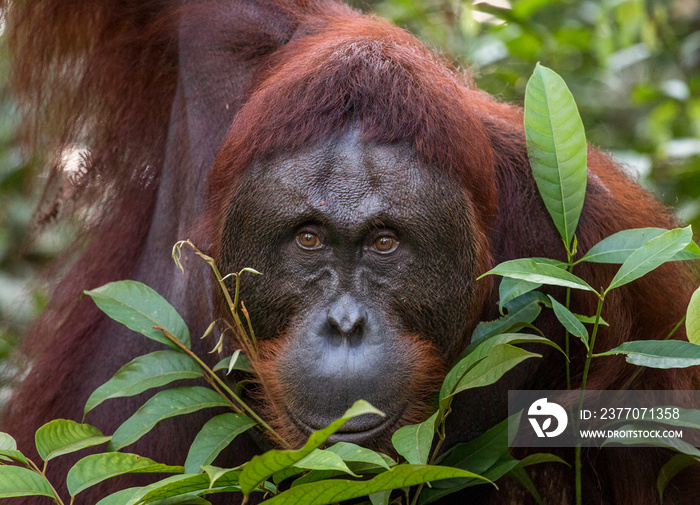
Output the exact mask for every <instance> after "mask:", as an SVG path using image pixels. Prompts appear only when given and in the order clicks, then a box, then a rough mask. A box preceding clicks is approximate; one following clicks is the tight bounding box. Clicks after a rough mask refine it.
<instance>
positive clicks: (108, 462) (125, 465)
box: [66, 452, 184, 496]
mask: <svg viewBox="0 0 700 505" xmlns="http://www.w3.org/2000/svg"><path fill="white" fill-rule="evenodd" d="M183 471H184V468H182V467H181V466H168V465H162V464H160V463H156V462H155V461H153V460H152V459H148V458H144V457H142V456H139V455H137V454H127V453H123V452H105V453H102V454H91V455H90V456H85V457H84V458H83V459H81V460H80V461H78V462H77V463H76V464H75V465H73V468H71V469H70V470H69V471H68V477H67V478H66V485H67V486H68V492H69V493H70V495H71V496H75V495H76V494H78V493H80V492H81V491H84V490H86V489H87V488H89V487H91V486H94V485H95V484H98V483H100V482H102V481H104V480H107V479H110V478H112V477H116V476H117V475H124V474H127V473H182V472H183Z"/></svg>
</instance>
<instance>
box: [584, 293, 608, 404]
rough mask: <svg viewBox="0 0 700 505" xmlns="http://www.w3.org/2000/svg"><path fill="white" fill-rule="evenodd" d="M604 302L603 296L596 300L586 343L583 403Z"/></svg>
mask: <svg viewBox="0 0 700 505" xmlns="http://www.w3.org/2000/svg"><path fill="white" fill-rule="evenodd" d="M604 301H605V295H604V294H603V295H601V296H600V297H599V298H598V308H597V309H596V313H595V322H594V323H593V332H592V333H591V340H590V341H589V342H588V354H587V355H586V364H585V366H584V368H583V377H582V378H581V401H583V392H584V391H585V390H586V381H587V380H588V369H589V368H590V366H591V359H592V357H593V346H595V337H596V335H597V334H598V327H599V326H600V313H601V312H602V310H603V302H604Z"/></svg>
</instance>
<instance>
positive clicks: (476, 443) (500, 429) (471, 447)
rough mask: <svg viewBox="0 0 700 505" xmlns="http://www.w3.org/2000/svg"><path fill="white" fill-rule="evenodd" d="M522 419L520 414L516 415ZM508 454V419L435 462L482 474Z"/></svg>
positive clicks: (446, 453)
mask: <svg viewBox="0 0 700 505" xmlns="http://www.w3.org/2000/svg"><path fill="white" fill-rule="evenodd" d="M515 415H516V416H517V417H518V422H519V418H520V415H521V414H520V413H518V414H515ZM507 454H508V419H505V420H503V421H501V422H500V423H498V424H497V425H496V426H494V427H493V428H490V429H488V430H487V431H486V432H485V433H483V434H482V435H480V436H479V437H477V438H475V439H474V440H470V441H469V442H465V443H461V444H457V445H455V446H454V447H453V448H451V449H450V450H449V451H447V452H445V453H444V454H442V455H441V456H440V457H439V458H437V460H436V461H435V463H436V464H438V465H442V466H451V467H454V468H461V469H463V470H466V469H467V468H469V469H470V470H471V471H473V472H476V473H479V474H482V473H484V472H486V471H487V470H488V469H489V468H490V467H491V466H492V465H494V464H496V462H497V461H498V460H500V459H501V458H502V457H503V456H504V455H507Z"/></svg>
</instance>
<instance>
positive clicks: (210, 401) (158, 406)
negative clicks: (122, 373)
mask: <svg viewBox="0 0 700 505" xmlns="http://www.w3.org/2000/svg"><path fill="white" fill-rule="evenodd" d="M228 406H229V404H228V402H227V401H226V400H225V399H224V398H223V397H222V396H221V395H220V394H219V393H217V392H216V391H213V390H211V389H208V388H205V387H201V386H185V387H179V388H172V389H166V390H165V391H160V392H158V393H156V394H155V395H153V397H152V398H151V399H149V400H148V401H147V402H146V403H144V404H143V406H142V407H141V408H140V409H138V410H137V411H136V413H135V414H134V415H133V416H131V417H130V418H129V419H127V420H126V421H124V423H123V424H122V425H121V426H120V427H119V428H117V431H115V432H114V435H112V442H111V443H110V446H111V447H112V448H113V449H114V450H119V449H121V448H123V447H126V446H127V445H131V444H133V443H134V442H136V441H137V440H138V439H139V438H141V437H142V436H144V435H145V434H146V433H148V432H149V431H151V429H153V427H154V426H155V425H156V424H158V423H159V422H161V421H162V420H163V419H168V418H169V417H175V416H181V415H183V414H190V413H192V412H197V411H198V410H202V409H210V408H213V407H228Z"/></svg>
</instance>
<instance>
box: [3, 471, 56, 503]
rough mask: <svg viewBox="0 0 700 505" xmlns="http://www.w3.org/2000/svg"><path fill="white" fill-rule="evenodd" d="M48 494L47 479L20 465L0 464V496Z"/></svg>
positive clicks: (49, 489)
mask: <svg viewBox="0 0 700 505" xmlns="http://www.w3.org/2000/svg"><path fill="white" fill-rule="evenodd" d="M16 496H50V497H52V498H53V496H54V494H53V491H52V490H51V486H50V485H49V483H48V481H47V480H46V479H45V478H44V477H43V476H42V475H39V474H38V473H36V472H33V471H32V470H29V469H28V468H22V467H20V466H10V465H0V498H13V497H16Z"/></svg>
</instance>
